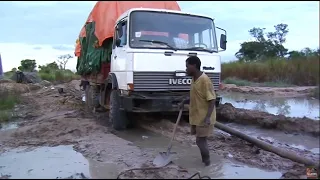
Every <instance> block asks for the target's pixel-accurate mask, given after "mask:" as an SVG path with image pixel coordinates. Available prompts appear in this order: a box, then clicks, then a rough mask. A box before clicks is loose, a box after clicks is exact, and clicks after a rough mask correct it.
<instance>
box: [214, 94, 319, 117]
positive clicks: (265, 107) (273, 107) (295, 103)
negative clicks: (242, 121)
mask: <svg viewBox="0 0 320 180" xmlns="http://www.w3.org/2000/svg"><path fill="white" fill-rule="evenodd" d="M220 95H221V96H222V103H231V104H232V105H233V106H234V107H236V108H243V109H251V110H258V111H264V112H268V113H271V114H275V115H280V114H281V115H285V116H288V117H303V116H305V117H308V118H310V119H314V120H320V116H319V100H317V99H315V98H311V97H295V98H288V97H274V96H267V95H250V94H243V93H237V92H228V93H226V92H222V93H221V94H220Z"/></svg>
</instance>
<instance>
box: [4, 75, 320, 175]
mask: <svg viewBox="0 0 320 180" xmlns="http://www.w3.org/2000/svg"><path fill="white" fill-rule="evenodd" d="M78 84H79V82H78V81H72V82H71V83H68V84H62V85H57V86H55V88H51V87H48V88H44V87H42V88H41V89H40V90H36V91H31V92H27V93H25V94H24V95H23V101H22V103H21V104H20V105H18V106H17V107H16V108H15V111H17V112H18V113H17V114H19V116H18V118H17V120H16V121H14V122H11V123H9V124H2V128H1V129H0V175H1V177H0V178H2V179H6V178H74V179H79V178H80V179H84V178H116V177H117V175H118V174H119V173H120V172H121V171H123V170H125V169H130V168H135V167H147V166H152V165H151V164H152V160H153V158H154V157H155V156H156V155H157V153H158V152H159V151H164V150H165V148H166V146H167V143H168V141H169V139H168V136H169V135H170V134H171V130H172V128H173V124H172V122H171V121H170V120H173V121H174V119H175V118H176V117H175V116H166V117H161V118H160V117H159V116H157V117H152V116H148V117H146V116H143V117H140V116H139V115H136V116H135V117H133V118H134V120H135V121H136V124H137V126H136V127H135V128H134V129H130V130H127V131H123V132H117V131H113V130H112V129H111V127H110V125H109V124H108V120H107V112H101V113H95V114H92V113H90V112H88V111H87V110H86V108H85V106H84V103H83V102H82V101H81V95H82V93H81V91H80V89H79V87H78ZM59 87H60V88H64V91H65V93H62V94H59V93H58V91H57V88H59ZM185 120H186V119H185ZM228 125H230V126H231V127H234V128H236V129H239V130H241V128H242V129H243V131H244V130H246V133H248V134H250V133H251V134H250V135H252V136H254V137H257V138H260V139H261V140H264V141H266V142H269V143H272V144H274V145H276V146H280V147H283V148H286V149H287V150H290V151H293V152H295V153H298V154H300V155H302V156H305V157H308V158H310V159H313V160H317V159H319V151H317V150H319V136H310V135H303V134H299V133H298V134H292V133H284V132H282V131H280V130H275V129H265V128H262V127H256V126H254V125H250V126H247V125H241V124H239V123H236V122H234V123H229V124H228ZM259 128H261V129H259ZM270 134H272V135H274V136H272V137H270ZM293 139H294V140H293ZM290 140H291V141H290ZM300 140H301V141H304V142H306V143H305V144H303V145H301V143H300V142H301V141H300ZM194 142H195V141H194V137H192V136H190V133H189V128H188V125H187V123H186V122H181V125H180V126H179V129H178V134H177V138H176V142H175V143H174V146H173V151H175V152H177V153H178V154H177V156H176V157H175V159H174V163H173V164H170V165H169V166H168V167H167V168H165V169H161V170H152V171H132V172H128V173H125V174H124V175H123V176H121V178H156V179H159V178H188V177H190V176H191V175H193V174H194V173H195V172H200V173H201V175H202V176H204V175H208V176H210V177H211V178H266V177H268V178H306V176H305V167H304V165H301V164H298V163H294V162H292V161H290V160H287V159H283V158H281V157H279V156H277V155H275V154H272V153H269V152H266V151H263V150H260V149H258V148H256V147H255V146H253V145H252V144H249V143H247V142H245V141H243V140H241V139H238V138H236V137H233V136H230V135H229V134H227V133H224V132H222V131H219V130H217V129H215V130H214V136H213V137H212V138H210V150H211V161H212V165H211V166H209V167H204V165H203V164H202V163H201V161H200V158H199V152H198V149H197V147H196V145H195V143H194ZM299 143H300V144H299ZM301 147H303V148H301ZM317 148H318V149H317ZM31 162H32V163H31Z"/></svg>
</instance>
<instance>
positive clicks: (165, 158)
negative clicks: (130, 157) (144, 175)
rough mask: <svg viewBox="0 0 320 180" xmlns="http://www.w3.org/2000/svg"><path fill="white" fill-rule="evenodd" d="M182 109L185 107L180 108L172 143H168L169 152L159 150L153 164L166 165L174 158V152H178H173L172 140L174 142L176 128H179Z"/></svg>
mask: <svg viewBox="0 0 320 180" xmlns="http://www.w3.org/2000/svg"><path fill="white" fill-rule="evenodd" d="M182 110H183V108H181V109H180V112H179V116H178V119H177V121H176V124H175V126H174V129H173V132H172V137H171V140H170V143H169V145H168V149H167V152H159V154H158V155H157V157H156V158H155V159H154V160H153V164H154V165H155V166H157V167H164V166H166V165H168V164H169V163H170V162H171V160H172V158H173V154H177V153H176V152H171V148H172V142H173V139H174V136H175V135H176V130H177V127H178V124H179V122H180V119H181V115H182Z"/></svg>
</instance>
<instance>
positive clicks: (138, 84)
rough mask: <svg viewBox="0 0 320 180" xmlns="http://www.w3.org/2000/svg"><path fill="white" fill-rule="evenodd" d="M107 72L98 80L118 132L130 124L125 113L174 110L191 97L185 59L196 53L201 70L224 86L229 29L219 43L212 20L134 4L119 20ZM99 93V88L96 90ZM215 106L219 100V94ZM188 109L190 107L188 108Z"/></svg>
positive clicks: (103, 98) (101, 103)
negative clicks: (223, 63)
mask: <svg viewBox="0 0 320 180" xmlns="http://www.w3.org/2000/svg"><path fill="white" fill-rule="evenodd" d="M114 28H115V31H114V36H113V44H112V55H111V62H110V65H109V66H108V67H109V68H110V69H109V70H108V76H107V78H106V79H105V81H104V83H103V84H98V85H97V84H96V85H97V86H98V87H99V88H98V92H100V95H99V97H100V98H99V99H100V101H99V102H100V105H102V106H104V107H106V108H107V109H109V120H110V121H111V122H112V124H113V127H114V128H115V129H116V130H120V129H125V128H126V126H127V125H128V123H129V122H128V121H129V119H128V117H127V112H135V113H149V112H176V111H179V109H178V104H179V103H180V102H181V101H182V99H184V98H185V97H186V96H188V95H189V90H190V84H191V77H188V76H187V75H186V71H185V69H186V59H187V58H188V57H189V56H198V57H199V58H200V60H201V71H203V72H205V73H206V74H207V75H208V76H209V77H210V78H211V80H212V82H213V85H214V89H215V90H216V91H217V90H218V89H219V85H220V75H221V59H220V56H219V55H218V52H220V51H223V50H225V49H226V32H225V30H223V29H221V28H219V29H220V30H222V31H224V33H223V34H221V35H220V43H219V46H218V42H217V36H216V29H217V27H215V24H214V20H213V19H212V18H210V17H207V16H202V15H195V14H189V13H184V12H181V11H173V10H162V9H148V8H134V9H130V10H128V11H127V12H125V13H123V14H122V15H121V16H120V17H119V18H118V20H117V21H116V24H115V25H114ZM95 91H96V90H95ZM216 101H217V102H216V105H219V103H220V101H221V98H220V97H218V98H217V100H216ZM184 109H185V111H187V110H188V109H187V108H184Z"/></svg>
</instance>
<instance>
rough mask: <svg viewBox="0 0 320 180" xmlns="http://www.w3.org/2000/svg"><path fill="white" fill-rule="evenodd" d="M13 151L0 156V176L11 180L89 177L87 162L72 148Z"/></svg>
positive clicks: (58, 147)
mask: <svg viewBox="0 0 320 180" xmlns="http://www.w3.org/2000/svg"><path fill="white" fill-rule="evenodd" d="M24 150H25V149H15V150H11V151H9V152H6V153H3V154H1V155H0V167H1V168H0V174H3V175H10V176H11V178H13V179H20V178H28V179H33V178H35V179H42V178H45V179H55V178H67V177H69V176H73V175H75V174H76V173H83V174H84V175H85V176H86V177H90V173H89V168H88V161H87V160H86V159H85V158H84V157H83V156H82V154H80V153H78V152H75V151H74V150H73V148H72V146H57V147H41V148H37V149H35V150H33V151H28V152H26V151H24Z"/></svg>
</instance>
